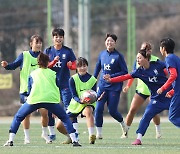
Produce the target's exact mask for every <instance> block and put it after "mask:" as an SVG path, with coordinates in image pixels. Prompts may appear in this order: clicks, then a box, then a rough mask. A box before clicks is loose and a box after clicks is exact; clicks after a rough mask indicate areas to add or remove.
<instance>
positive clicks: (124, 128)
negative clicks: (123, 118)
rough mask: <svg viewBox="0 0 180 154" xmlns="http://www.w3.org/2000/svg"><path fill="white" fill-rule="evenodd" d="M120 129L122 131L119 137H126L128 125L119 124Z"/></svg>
mask: <svg viewBox="0 0 180 154" xmlns="http://www.w3.org/2000/svg"><path fill="white" fill-rule="evenodd" d="M121 129H122V132H123V134H122V136H121V138H128V127H127V126H126V125H125V124H124V125H121Z"/></svg>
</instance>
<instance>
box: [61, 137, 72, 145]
mask: <svg viewBox="0 0 180 154" xmlns="http://www.w3.org/2000/svg"><path fill="white" fill-rule="evenodd" d="M70 143H72V140H71V138H70V137H68V138H67V140H66V141H64V142H62V144H70Z"/></svg>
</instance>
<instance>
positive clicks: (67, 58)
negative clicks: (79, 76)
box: [44, 28, 78, 143]
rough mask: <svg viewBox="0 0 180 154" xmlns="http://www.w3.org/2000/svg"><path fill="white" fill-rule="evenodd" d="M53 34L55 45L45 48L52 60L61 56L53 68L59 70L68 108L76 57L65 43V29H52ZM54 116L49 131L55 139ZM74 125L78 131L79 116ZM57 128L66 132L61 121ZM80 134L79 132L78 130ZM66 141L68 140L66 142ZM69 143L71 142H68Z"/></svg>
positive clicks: (61, 86) (63, 99) (50, 116)
mask: <svg viewBox="0 0 180 154" xmlns="http://www.w3.org/2000/svg"><path fill="white" fill-rule="evenodd" d="M52 36H53V46H50V47H48V48H47V49H45V51H44V53H45V54H47V55H49V58H50V61H53V60H54V58H55V57H59V61H58V62H57V63H56V64H55V65H54V66H53V68H52V70H54V71H55V72H57V78H58V80H59V87H60V94H61V100H62V103H63V104H64V108H65V110H66V109H67V107H68V105H69V102H70V100H71V98H72V96H71V92H70V89H69V78H70V71H69V69H70V70H76V57H75V55H74V52H73V50H72V49H70V48H68V47H66V46H64V45H63V42H64V30H63V29H61V28H55V29H53V31H52ZM54 123H55V122H54V118H52V114H49V124H48V128H49V132H50V138H51V139H52V140H55V138H56V136H55V130H54ZM73 127H74V128H75V129H76V131H77V127H78V124H77V118H75V119H74V120H73ZM57 129H58V130H59V131H60V132H61V133H63V134H64V132H63V130H61V126H60V122H57ZM76 133H77V134H78V132H76ZM64 143H66V141H65V142H64ZM68 143H69V142H68Z"/></svg>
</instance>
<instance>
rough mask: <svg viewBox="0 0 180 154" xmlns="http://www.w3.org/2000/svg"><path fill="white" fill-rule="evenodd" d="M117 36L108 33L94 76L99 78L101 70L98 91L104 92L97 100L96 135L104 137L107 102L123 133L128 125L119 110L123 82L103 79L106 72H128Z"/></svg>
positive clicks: (119, 73)
mask: <svg viewBox="0 0 180 154" xmlns="http://www.w3.org/2000/svg"><path fill="white" fill-rule="evenodd" d="M116 41H117V36H116V35H114V34H107V35H106V38H105V46H106V50H103V51H102V52H101V53H100V54H99V57H98V60H97V63H96V68H95V71H94V76H95V77H96V78H97V77H98V74H99V72H100V71H101V70H102V71H101V74H100V79H99V82H98V88H97V90H98V91H97V93H98V95H99V94H104V96H103V97H102V99H101V100H99V101H97V103H96V109H95V125H96V131H97V134H96V137H97V139H102V126H103V110H104V105H105V103H106V102H107V107H108V111H109V113H110V115H111V116H112V117H113V118H114V119H115V120H117V121H118V122H119V123H120V125H121V127H122V131H123V133H124V134H125V135H126V132H127V127H126V125H125V123H124V121H123V117H122V115H121V114H120V113H119V112H118V104H119V98H120V93H121V90H122V85H123V84H122V83H115V84H114V83H113V84H111V83H108V82H107V81H105V80H104V79H103V76H104V75H105V74H109V75H110V76H111V77H115V76H119V75H123V74H126V73H127V66H126V63H125V60H124V57H123V55H122V54H121V53H119V52H118V51H117V50H116V49H115V46H116Z"/></svg>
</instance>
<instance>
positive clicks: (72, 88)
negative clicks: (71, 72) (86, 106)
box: [69, 77, 81, 103]
mask: <svg viewBox="0 0 180 154" xmlns="http://www.w3.org/2000/svg"><path fill="white" fill-rule="evenodd" d="M69 87H70V91H71V94H72V98H73V99H74V100H75V101H76V102H78V103H81V101H80V98H79V97H78V94H77V92H76V86H75V82H74V79H73V78H72V77H71V78H70V79H69Z"/></svg>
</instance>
